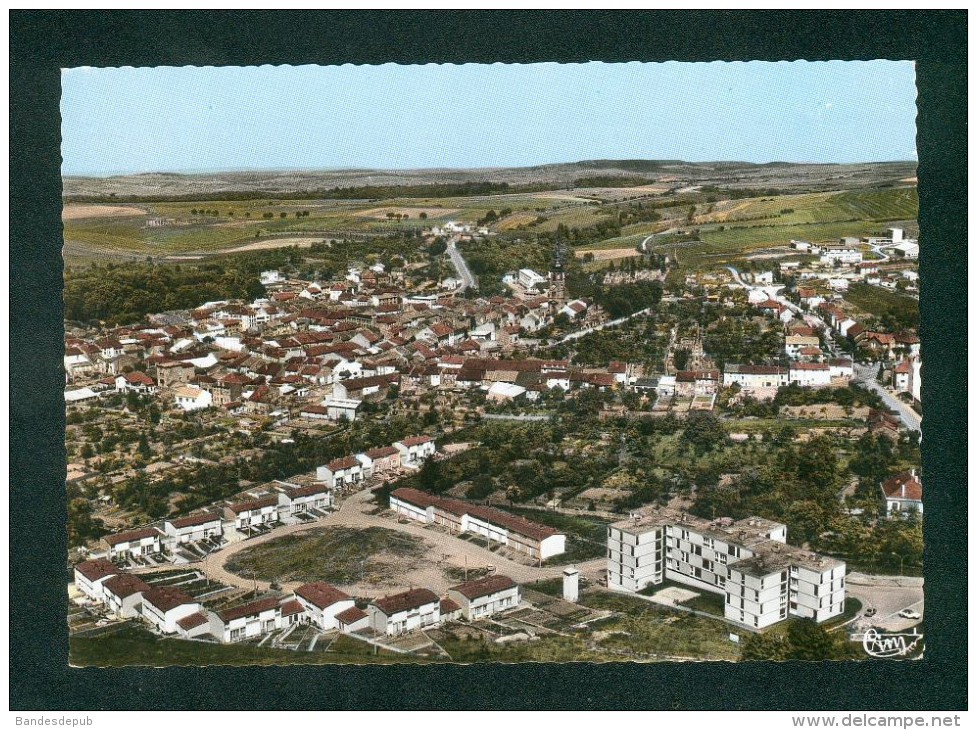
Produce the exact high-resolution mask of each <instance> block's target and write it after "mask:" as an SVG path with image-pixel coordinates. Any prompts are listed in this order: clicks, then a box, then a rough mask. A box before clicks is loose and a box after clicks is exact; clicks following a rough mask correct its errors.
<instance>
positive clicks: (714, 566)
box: [607, 508, 845, 629]
mask: <svg viewBox="0 0 977 730" xmlns="http://www.w3.org/2000/svg"><path fill="white" fill-rule="evenodd" d="M786 540H787V528H786V526H785V525H783V524H781V523H778V522H773V521H771V520H767V519H764V518H761V517H747V518H745V519H742V520H736V521H734V520H731V519H728V518H721V519H718V520H712V521H710V520H706V519H703V518H700V517H695V516H693V515H689V514H688V513H685V512H679V511H677V510H671V509H667V508H651V509H648V510H643V511H638V512H635V513H634V514H633V515H632V517H631V518H629V519H627V520H621V521H620V522H616V523H614V524H612V525H610V526H609V527H608V531H607V586H608V588H610V589H612V590H618V591H623V592H628V593H635V592H637V591H640V590H642V589H643V588H646V587H648V586H651V585H660V584H661V583H662V582H663V581H664V580H666V579H668V580H672V581H675V582H677V583H683V584H685V585H688V586H690V587H692V588H694V589H698V590H704V591H709V592H711V593H716V594H719V595H722V596H724V598H725V615H726V617H727V618H728V619H730V620H732V621H736V622H739V623H741V624H743V625H745V626H747V627H752V628H755V629H760V628H764V627H765V626H769V625H771V624H773V623H776V622H778V621H781V620H784V619H786V618H787V617H788V616H790V615H793V616H800V617H804V618H811V619H813V620H815V621H818V622H820V621H825V620H827V619H829V618H832V617H834V616H837V615H839V614H841V613H842V612H843V611H844V600H845V592H844V576H845V564H844V563H843V562H841V561H838V560H834V559H831V558H827V557H823V556H820V555H816V554H814V553H811V552H809V551H805V550H801V549H799V548H796V547H792V546H789V545H787V544H786Z"/></svg>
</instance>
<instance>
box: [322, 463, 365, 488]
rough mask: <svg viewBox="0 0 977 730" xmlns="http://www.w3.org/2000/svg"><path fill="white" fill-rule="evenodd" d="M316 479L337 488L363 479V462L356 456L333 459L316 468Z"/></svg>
mask: <svg viewBox="0 0 977 730" xmlns="http://www.w3.org/2000/svg"><path fill="white" fill-rule="evenodd" d="M316 479H318V480H319V481H320V482H323V483H324V484H325V485H327V486H328V487H330V488H331V489H337V488H339V487H343V486H346V485H351V484H359V483H360V482H361V481H363V464H362V463H361V462H360V460H359V459H357V458H356V457H355V456H344V457H342V458H341V459H333V460H332V461H330V462H329V463H328V464H326V465H325V466H320V467H318V468H317V469H316Z"/></svg>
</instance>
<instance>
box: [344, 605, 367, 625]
mask: <svg viewBox="0 0 977 730" xmlns="http://www.w3.org/2000/svg"><path fill="white" fill-rule="evenodd" d="M366 616H367V613H366V611H363V610H362V609H359V608H357V607H356V606H350V607H349V608H347V609H346V610H345V611H340V612H339V613H337V614H336V620H337V621H341V622H342V623H344V624H352V623H355V622H357V621H359V620H360V619H363V618H366Z"/></svg>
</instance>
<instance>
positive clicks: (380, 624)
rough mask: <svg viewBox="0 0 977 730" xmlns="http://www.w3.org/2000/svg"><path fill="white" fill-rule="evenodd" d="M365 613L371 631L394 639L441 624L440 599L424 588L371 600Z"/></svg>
mask: <svg viewBox="0 0 977 730" xmlns="http://www.w3.org/2000/svg"><path fill="white" fill-rule="evenodd" d="M367 613H368V614H369V617H370V627H371V628H372V629H373V630H374V631H377V632H379V633H382V634H386V635H387V636H396V635H398V634H403V633H406V632H408V631H414V630H415V629H425V628H430V627H433V626H437V625H438V624H439V623H440V622H441V598H440V597H439V596H438V595H437V594H436V593H434V592H433V591H430V590H428V589H427V588H414V589H411V590H409V591H404V592H403V593H397V594H394V595H392V596H384V597H383V598H376V599H374V600H373V601H371V602H370V604H369V605H368V606H367Z"/></svg>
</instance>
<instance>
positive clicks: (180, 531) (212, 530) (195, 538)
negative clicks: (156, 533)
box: [163, 512, 224, 545]
mask: <svg viewBox="0 0 977 730" xmlns="http://www.w3.org/2000/svg"><path fill="white" fill-rule="evenodd" d="M163 534H165V535H166V539H167V541H168V542H170V543H172V544H174V545H182V544H185V543H188V542H200V541H201V540H210V539H220V538H221V537H223V535H224V527H223V521H222V520H221V516H220V514H219V513H217V512H201V513H200V514H195V515H188V516H186V517H177V518H173V519H168V520H165V521H164V522H163Z"/></svg>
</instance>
